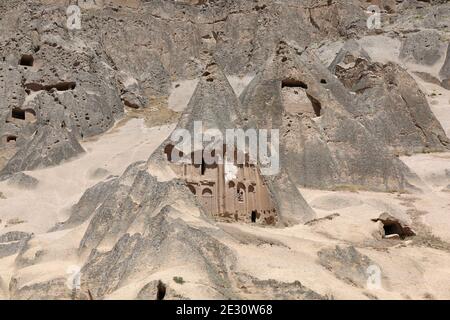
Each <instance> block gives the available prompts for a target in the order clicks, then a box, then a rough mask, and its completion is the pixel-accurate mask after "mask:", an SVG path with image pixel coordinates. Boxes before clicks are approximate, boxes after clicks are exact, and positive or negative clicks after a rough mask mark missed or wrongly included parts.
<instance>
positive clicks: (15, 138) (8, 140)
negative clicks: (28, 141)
mask: <svg viewBox="0 0 450 320" xmlns="http://www.w3.org/2000/svg"><path fill="white" fill-rule="evenodd" d="M16 141H17V136H12V135H11V136H7V137H6V142H7V143H9V142H16Z"/></svg>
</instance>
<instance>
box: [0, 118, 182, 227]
mask: <svg viewBox="0 0 450 320" xmlns="http://www.w3.org/2000/svg"><path fill="white" fill-rule="evenodd" d="M171 130H173V125H172V126H162V127H155V128H147V127H146V126H145V125H144V122H143V120H138V119H132V120H130V121H128V122H127V123H125V124H124V125H121V126H120V127H118V128H115V129H113V130H111V131H109V132H108V133H106V134H105V135H103V136H102V137H100V138H98V139H95V140H91V141H87V142H84V143H83V148H84V149H85V150H86V153H85V154H83V155H82V156H81V157H79V158H78V159H75V160H72V161H68V162H66V163H64V164H62V165H60V166H57V167H52V168H46V169H42V170H35V171H30V172H26V173H27V174H29V175H31V176H33V177H35V178H37V179H38V180H39V185H38V188H37V189H35V190H21V189H17V188H13V187H9V186H7V184H6V182H2V183H0V191H1V192H3V194H4V195H5V196H6V199H3V200H1V201H0V217H1V219H2V225H0V228H3V227H4V225H5V224H6V222H7V221H8V220H9V219H13V218H18V219H21V220H23V221H25V222H24V223H22V224H17V225H13V226H10V227H8V228H7V230H8V231H11V230H21V231H29V232H35V233H42V232H45V231H47V230H48V229H49V228H51V227H52V226H54V225H55V223H56V222H59V221H63V220H65V219H66V218H67V210H66V209H68V208H70V207H71V206H72V205H73V204H74V203H76V202H77V201H78V199H79V198H80V197H81V195H82V194H83V192H84V191H85V190H86V189H87V188H89V187H91V186H93V185H95V184H96V183H97V182H99V181H100V180H103V179H104V178H105V177H107V176H109V175H120V174H122V172H123V171H124V170H125V169H126V167H127V166H128V165H129V164H131V163H133V162H135V161H139V160H146V159H147V158H148V156H149V155H150V154H151V153H152V152H153V150H154V149H155V148H156V147H157V146H158V145H159V144H160V143H161V142H162V141H163V140H164V139H165V138H166V137H167V136H168V135H169V134H170V132H171ZM98 169H101V170H98ZM2 231H3V230H2Z"/></svg>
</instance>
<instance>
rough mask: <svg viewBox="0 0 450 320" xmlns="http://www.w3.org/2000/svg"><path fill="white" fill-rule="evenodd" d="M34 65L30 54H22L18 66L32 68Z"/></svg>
mask: <svg viewBox="0 0 450 320" xmlns="http://www.w3.org/2000/svg"><path fill="white" fill-rule="evenodd" d="M33 63H34V58H33V56H32V55H31V54H23V55H22V56H21V57H20V60H19V65H21V66H25V67H32V66H33Z"/></svg>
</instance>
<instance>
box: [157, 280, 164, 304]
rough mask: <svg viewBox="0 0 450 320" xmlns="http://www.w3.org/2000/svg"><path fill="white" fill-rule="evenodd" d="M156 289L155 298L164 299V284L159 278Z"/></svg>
mask: <svg viewBox="0 0 450 320" xmlns="http://www.w3.org/2000/svg"><path fill="white" fill-rule="evenodd" d="M156 289H157V292H156V300H164V297H165V296H166V285H165V284H164V283H163V282H162V281H161V280H159V281H158V285H157V286H156Z"/></svg>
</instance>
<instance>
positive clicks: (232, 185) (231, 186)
mask: <svg viewBox="0 0 450 320" xmlns="http://www.w3.org/2000/svg"><path fill="white" fill-rule="evenodd" d="M235 186H236V184H235V183H234V182H233V181H230V182H228V188H230V189H233V188H234V187H235Z"/></svg>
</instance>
